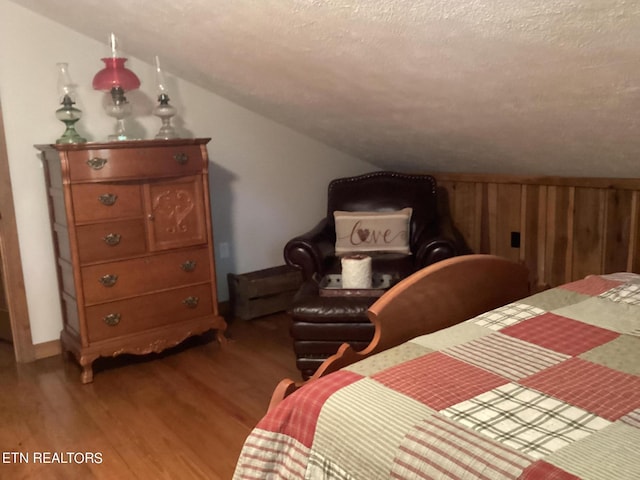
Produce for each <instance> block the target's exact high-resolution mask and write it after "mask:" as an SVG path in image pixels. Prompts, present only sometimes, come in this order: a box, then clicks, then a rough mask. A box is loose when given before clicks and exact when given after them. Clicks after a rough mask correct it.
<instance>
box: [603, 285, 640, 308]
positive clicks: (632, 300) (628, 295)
mask: <svg viewBox="0 0 640 480" xmlns="http://www.w3.org/2000/svg"><path fill="white" fill-rule="evenodd" d="M599 297H600V298H606V299H607V300H611V301H612V302H620V303H627V304H629V305H640V284H638V283H625V284H624V285H620V286H618V287H615V288H612V289H611V290H607V291H606V292H604V293H601V294H600V295H599Z"/></svg>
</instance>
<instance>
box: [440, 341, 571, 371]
mask: <svg viewBox="0 0 640 480" xmlns="http://www.w3.org/2000/svg"><path fill="white" fill-rule="evenodd" d="M443 353H446V354H447V355H450V356H452V357H454V358H458V359H459V360H462V361H463V362H466V363H470V364H471V365H476V366H478V367H480V368H483V369H485V370H488V371H490V372H493V373H495V374H497V375H500V376H502V377H505V378H508V379H509V380H514V381H515V380H518V379H520V378H524V377H529V376H531V375H533V374H534V373H536V372H539V371H540V370H544V369H545V368H548V367H550V366H552V365H555V364H557V363H560V362H562V361H564V360H566V359H567V358H569V357H568V356H567V355H563V354H561V353H557V352H554V351H552V350H547V349H546V348H542V347H539V346H537V345H534V344H532V343H529V342H524V341H522V340H520V339H517V338H514V337H510V336H508V335H503V334H501V333H499V332H498V333H494V334H491V335H488V336H486V337H482V338H479V339H477V340H473V341H471V342H467V343H463V344H461V345H457V346H454V347H451V348H448V349H446V350H444V351H443Z"/></svg>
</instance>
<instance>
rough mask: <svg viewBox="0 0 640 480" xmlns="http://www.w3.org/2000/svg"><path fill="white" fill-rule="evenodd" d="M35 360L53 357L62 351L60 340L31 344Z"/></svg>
mask: <svg viewBox="0 0 640 480" xmlns="http://www.w3.org/2000/svg"><path fill="white" fill-rule="evenodd" d="M33 350H34V353H35V358H36V360H40V359H41V358H48V357H55V356H56V355H60V353H62V346H61V345H60V340H51V341H50V342H43V343H36V344H35V345H34V346H33Z"/></svg>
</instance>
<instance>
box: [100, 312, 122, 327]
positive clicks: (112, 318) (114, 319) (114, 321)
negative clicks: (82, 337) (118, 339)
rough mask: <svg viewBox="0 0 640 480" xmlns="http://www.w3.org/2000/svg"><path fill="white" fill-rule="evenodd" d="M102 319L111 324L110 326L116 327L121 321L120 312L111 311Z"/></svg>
mask: <svg viewBox="0 0 640 480" xmlns="http://www.w3.org/2000/svg"><path fill="white" fill-rule="evenodd" d="M102 320H104V323H106V324H107V325H109V326H110V327H115V326H116V325H118V324H119V323H120V314H119V313H110V314H108V315H106V316H105V317H104V318H103V319H102Z"/></svg>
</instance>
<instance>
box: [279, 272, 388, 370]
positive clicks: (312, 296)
mask: <svg viewBox="0 0 640 480" xmlns="http://www.w3.org/2000/svg"><path fill="white" fill-rule="evenodd" d="M376 300H377V297H375V296H372V297H368V296H367V297H362V296H322V295H320V294H319V288H318V285H317V284H316V283H315V282H313V281H308V282H305V283H303V285H302V287H300V289H299V290H298V292H297V293H296V295H295V297H294V299H293V303H292V305H291V308H290V309H289V313H290V314H291V316H292V317H293V324H292V326H291V336H292V337H293V348H294V351H295V354H296V366H297V367H298V370H300V372H301V374H302V378H303V379H304V380H306V379H308V378H309V377H310V376H311V375H313V374H314V372H315V371H316V370H317V369H318V367H319V366H320V365H321V364H322V362H323V361H324V360H325V359H327V358H328V357H330V356H331V355H333V354H334V353H336V351H337V350H338V348H339V347H340V345H342V344H343V343H345V342H346V343H349V344H350V345H351V346H352V347H353V348H355V349H356V350H362V349H363V348H365V347H366V346H367V345H369V342H370V341H371V339H372V338H373V333H374V326H373V324H372V323H371V322H370V321H369V318H368V317H367V309H368V308H369V307H370V306H371V305H372V304H373V303H374V302H375V301H376Z"/></svg>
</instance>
